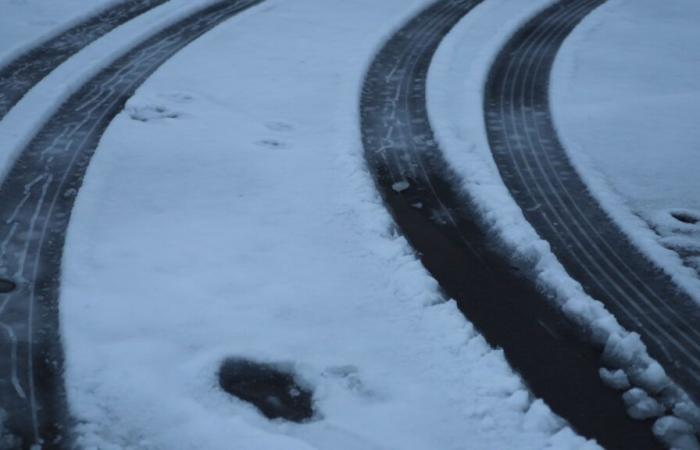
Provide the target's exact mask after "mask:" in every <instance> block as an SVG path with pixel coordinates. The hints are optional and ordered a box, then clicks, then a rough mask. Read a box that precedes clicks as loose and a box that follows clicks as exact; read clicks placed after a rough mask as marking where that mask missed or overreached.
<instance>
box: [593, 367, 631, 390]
mask: <svg viewBox="0 0 700 450" xmlns="http://www.w3.org/2000/svg"><path fill="white" fill-rule="evenodd" d="M598 373H599V374H600V378H601V379H602V380H603V383H605V384H606V385H607V386H610V387H611V388H613V389H618V390H627V389H629V388H630V380H629V378H628V377H627V374H626V373H625V371H624V370H622V369H616V370H610V369H607V368H605V367H601V369H600V370H599V372H598Z"/></svg>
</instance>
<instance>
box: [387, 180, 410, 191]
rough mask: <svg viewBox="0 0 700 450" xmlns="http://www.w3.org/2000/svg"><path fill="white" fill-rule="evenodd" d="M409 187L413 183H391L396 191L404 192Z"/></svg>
mask: <svg viewBox="0 0 700 450" xmlns="http://www.w3.org/2000/svg"><path fill="white" fill-rule="evenodd" d="M409 187H411V183H409V182H408V181H398V182H396V183H394V184H392V185H391V188H392V189H393V190H394V191H396V192H403V191H405V190H406V189H408V188H409Z"/></svg>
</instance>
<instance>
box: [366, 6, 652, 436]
mask: <svg viewBox="0 0 700 450" xmlns="http://www.w3.org/2000/svg"><path fill="white" fill-rule="evenodd" d="M478 3H479V2H478V1H470V0H451V1H438V2H436V3H435V4H433V5H432V6H430V7H429V8H427V9H426V10H424V11H423V12H422V13H420V14H419V15H417V16H416V17H415V18H414V19H413V20H411V21H410V22H409V23H408V24H406V25H405V26H404V27H403V28H401V29H400V30H399V31H398V32H397V33H395V34H394V35H393V36H392V37H391V38H390V39H389V41H388V42H387V43H386V44H385V46H384V47H383V48H382V49H381V50H380V52H379V53H378V55H377V56H376V58H375V60H374V61H373V63H372V65H371V66H370V69H369V71H368V73H367V76H366V79H365V83H364V86H363V93H362V99H361V105H360V113H361V122H362V139H363V143H364V148H365V157H366V160H367V163H368V166H369V169H370V171H371V172H372V175H373V176H374V178H375V181H376V184H377V187H378V189H379V191H380V192H381V194H382V196H383V198H384V201H385V203H386V205H387V207H388V208H389V210H390V212H391V214H392V215H393V217H394V220H395V221H396V223H397V225H398V226H399V228H400V229H401V231H402V232H403V234H404V235H405V236H406V238H407V239H408V241H409V242H410V243H411V245H412V246H413V247H414V249H415V250H416V251H417V253H418V255H419V256H420V258H421V261H422V262H423V264H424V265H425V267H426V268H427V269H428V270H429V271H430V272H431V273H432V275H433V276H434V277H435V278H436V279H437V280H438V281H439V282H440V285H441V286H442V288H443V289H444V291H445V293H446V295H447V296H449V297H451V298H453V299H455V300H456V301H457V304H458V305H459V308H460V310H461V311H462V312H463V313H464V314H465V315H466V316H467V318H469V320H471V321H472V322H473V323H474V324H475V326H476V327H477V328H478V329H479V331H480V332H481V333H482V334H483V335H484V336H485V338H486V339H487V340H488V341H489V343H490V344H491V345H493V346H496V347H501V348H503V350H504V352H505V355H506V357H507V359H508V361H509V363H510V364H511V365H512V366H513V367H514V368H515V369H516V370H517V371H518V372H519V373H520V374H521V375H522V377H523V378H524V380H525V382H526V383H527V384H528V386H529V387H530V389H531V390H532V392H533V393H534V394H535V395H536V396H538V397H540V398H542V399H544V400H545V401H546V402H547V404H548V405H549V406H550V407H551V408H552V409H553V410H554V411H555V412H556V413H557V414H559V415H561V416H562V417H564V418H565V419H566V420H567V421H568V422H569V423H570V424H571V425H572V426H573V427H574V428H575V429H576V430H577V431H578V432H579V433H581V434H583V435H584V436H587V437H589V438H594V439H596V440H597V441H598V442H599V443H600V444H602V445H604V446H605V447H606V448H608V449H630V450H639V449H657V448H662V446H661V445H660V444H659V443H658V442H657V441H656V440H655V438H654V436H653V435H652V433H651V422H650V421H635V420H633V419H631V418H629V417H628V416H627V414H626V411H625V407H624V405H623V402H622V400H621V398H620V396H619V394H618V393H617V392H615V391H613V390H611V389H609V388H607V387H605V386H604V385H603V383H602V382H601V380H600V378H599V376H598V368H599V367H600V365H601V361H600V357H601V354H600V350H599V349H596V348H594V347H593V346H592V345H590V344H589V342H588V339H587V337H586V336H582V335H581V334H579V333H580V332H579V331H578V330H579V328H578V327H577V326H576V325H574V324H573V323H571V322H569V320H567V318H566V317H564V315H563V314H562V313H561V311H560V310H559V309H558V308H557V307H556V306H554V305H553V304H552V302H550V301H549V300H548V299H547V298H546V297H544V296H543V295H542V294H541V293H540V292H539V291H538V290H537V289H536V287H535V286H534V284H533V282H532V281H531V280H529V279H527V278H526V277H525V276H523V275H522V274H520V273H519V272H518V270H517V269H515V268H514V267H512V266H511V265H510V264H509V263H508V261H507V260H506V259H505V258H504V257H503V252H502V249H501V248H500V247H499V243H498V239H497V238H496V237H495V236H492V235H490V234H488V233H487V232H486V231H485V229H486V228H485V227H484V226H483V224H482V223H481V222H480V219H479V215H478V212H477V209H476V208H475V207H474V205H473V203H472V202H471V201H470V200H469V199H468V198H466V196H464V195H463V194H462V193H461V192H460V190H459V189H458V188H457V187H456V186H458V185H459V182H458V180H457V177H456V176H455V175H454V174H453V173H452V172H451V170H450V168H449V167H448V165H447V163H446V162H445V160H444V158H443V156H442V153H441V151H440V148H439V147H438V144H437V143H436V141H435V138H434V134H433V131H432V128H431V125H430V122H429V120H428V115H427V111H426V101H425V94H426V92H425V90H426V77H427V72H428V67H429V65H430V62H431V59H432V56H433V54H434V52H435V50H436V48H437V46H438V45H439V43H440V41H441V39H442V38H443V37H444V36H445V34H446V33H447V32H448V31H449V30H450V29H451V28H452V27H453V26H454V25H455V24H456V23H457V22H458V21H459V20H460V19H461V18H462V17H463V16H464V15H465V14H467V13H469V11H471V10H472V8H473V7H474V6H476V4H478Z"/></svg>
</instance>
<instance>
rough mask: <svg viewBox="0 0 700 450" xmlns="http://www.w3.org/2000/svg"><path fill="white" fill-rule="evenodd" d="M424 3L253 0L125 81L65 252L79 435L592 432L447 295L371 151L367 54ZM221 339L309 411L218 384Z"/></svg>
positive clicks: (226, 444) (437, 436)
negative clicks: (575, 422)
mask: <svg viewBox="0 0 700 450" xmlns="http://www.w3.org/2000/svg"><path fill="white" fill-rule="evenodd" d="M426 3H427V2H426V1H424V0H411V1H407V0H383V1H382V2H376V1H374V0H353V1H348V0H297V1H294V2H289V1H285V0H268V1H266V2H265V3H263V4H262V5H260V6H258V7H255V8H253V9H251V10H249V11H246V12H244V13H243V14H241V15H240V16H238V17H236V18H234V19H232V20H229V21H228V22H226V23H225V24H223V25H222V26H220V27H218V28H217V29H215V30H214V31H212V32H210V33H208V34H207V35H205V36H204V37H203V38H201V39H199V40H197V41H196V42H194V43H193V44H192V45H190V46H189V47H188V48H186V49H185V50H183V51H182V52H181V53H180V54H179V55H177V56H176V57H175V58H173V59H172V60H170V61H169V62H168V63H166V64H165V65H164V66H163V67H162V68H161V70H159V71H158V72H157V73H156V74H155V75H154V76H153V77H152V78H151V79H150V80H149V81H148V82H147V83H146V84H145V85H144V86H143V87H142V88H141V89H139V91H138V92H137V93H136V95H135V96H134V97H133V98H132V99H131V100H130V101H129V103H128V105H127V107H126V110H125V111H124V113H123V114H121V115H120V116H118V117H117V119H116V120H115V121H114V122H113V123H112V125H111V126H110V127H109V129H108V130H107V132H106V134H105V136H104V138H103V140H102V142H101V144H100V147H99V149H98V151H97V154H96V156H95V158H94V160H93V161H92V163H91V165H90V167H89V170H88V174H87V177H86V180H85V184H84V186H83V188H82V189H81V191H80V193H79V196H78V200H77V204H76V207H75V211H74V214H73V218H72V220H71V225H70V230H69V236H68V240H67V246H66V250H65V255H64V273H63V284H62V295H61V324H62V333H63V336H64V342H65V348H66V365H67V373H66V382H67V389H68V396H69V403H70V406H71V411H72V413H73V414H74V415H75V417H76V419H77V421H78V425H77V432H78V437H79V444H81V445H83V446H84V447H85V448H100V449H121V448H137V449H138V448H144V449H145V448H148V449H153V448H155V449H167V450H175V449H187V450H189V449H192V448H206V449H219V448H220V449H230V448H237V449H246V448H250V449H256V450H261V449H266V448H270V449H281V448H284V449H309V448H321V449H327V448H333V449H363V450H365V449H434V448H440V449H463V448H478V449H494V450H495V449H499V450H500V449H505V448H507V449H513V450H521V449H533V450H534V449H546V448H550V449H557V450H560V449H593V448H598V446H597V445H595V444H594V443H592V442H587V441H585V440H584V439H582V438H581V437H579V436H577V435H576V434H575V433H574V432H573V431H572V430H571V429H570V428H569V427H568V426H566V424H564V423H563V422H562V420H561V419H559V418H557V417H556V416H555V415H553V414H552V413H551V411H550V410H549V409H548V408H547V406H546V405H545V404H544V403H543V402H542V401H540V400H537V399H533V398H532V397H531V395H530V394H529V393H528V391H527V390H526V388H525V386H524V385H523V383H522V381H521V380H520V378H519V377H518V376H517V375H516V374H515V373H513V371H512V370H511V369H510V368H509V367H508V365H507V363H506V361H505V359H504V357H503V354H502V352H501V351H499V350H495V349H492V348H490V347H489V346H488V345H487V344H486V343H485V341H484V340H483V338H482V337H481V336H480V335H479V334H478V333H477V332H476V331H475V330H474V328H473V327H472V325H471V324H470V323H469V322H468V321H466V320H465V319H464V317H463V316H462V315H461V313H460V312H459V311H458V309H457V307H456V305H455V304H454V302H452V301H449V300H446V299H444V298H442V296H441V294H440V293H439V291H438V287H437V283H436V282H435V281H434V280H433V279H432V278H431V277H430V276H429V275H428V274H427V273H426V272H425V270H424V269H423V267H422V266H421V264H420V263H419V261H418V260H417V259H416V257H415V255H414V254H413V253H412V252H411V251H410V249H409V247H408V245H407V243H406V241H405V240H404V239H403V238H402V237H400V236H398V235H397V234H396V232H395V231H394V229H393V226H392V223H391V221H390V218H389V216H388V214H387V213H386V211H385V209H384V207H383V205H382V204H381V201H380V199H379V198H378V196H377V194H376V192H375V189H374V186H373V183H372V180H371V178H370V176H369V174H368V172H367V171H366V169H365V167H364V161H363V157H362V146H361V142H360V136H359V128H358V127H359V124H358V122H359V120H358V117H359V113H358V99H359V92H360V88H361V83H362V78H363V75H364V73H365V70H366V67H367V65H368V64H369V61H370V60H371V58H372V56H373V54H374V52H375V51H376V49H377V48H378V46H379V45H380V44H381V42H382V39H383V38H384V37H386V36H387V34H388V33H389V32H391V31H392V30H393V29H395V28H396V27H397V26H399V25H400V24H401V23H402V21H403V20H405V19H407V18H408V17H409V16H410V15H411V14H412V13H414V12H416V11H417V9H418V8H420V7H422V6H424V5H425V4H426ZM329 44H332V45H329ZM397 188H398V189H401V188H402V186H397ZM229 357H233V358H249V359H252V360H254V361H260V362H269V363H273V364H282V365H283V366H284V367H290V368H293V369H294V372H295V373H296V374H298V376H299V377H300V378H301V379H303V380H304V382H305V383H306V384H307V385H308V386H311V387H312V388H313V391H314V407H315V410H316V411H317V414H316V416H315V418H314V419H313V420H312V421H310V422H307V423H303V424H292V423H287V422H284V421H280V420H273V421H270V420H267V419H265V418H264V417H263V416H262V415H261V414H259V413H258V412H257V410H255V409H254V408H253V407H252V406H250V405H249V404H245V403H243V402H241V401H239V400H236V399H235V398H233V397H231V396H229V395H228V394H227V393H225V392H224V391H223V390H222V389H220V388H219V385H218V380H217V371H218V369H219V365H220V364H221V362H222V361H224V360H225V359H226V358H229Z"/></svg>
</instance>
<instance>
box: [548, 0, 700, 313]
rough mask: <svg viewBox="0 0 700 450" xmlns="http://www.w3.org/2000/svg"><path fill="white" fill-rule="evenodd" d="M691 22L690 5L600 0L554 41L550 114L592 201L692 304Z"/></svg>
mask: <svg viewBox="0 0 700 450" xmlns="http://www.w3.org/2000/svg"><path fill="white" fill-rule="evenodd" d="M698 20H700V4H698V3H697V2H695V1H692V0H679V1H675V2H672V3H659V2H657V1H653V0H610V1H608V2H606V3H605V4H604V5H603V6H601V7H600V8H598V9H597V10H596V11H594V12H593V14H591V15H590V17H589V18H588V19H586V20H585V21H584V22H583V23H582V24H581V26H579V27H578V28H577V29H576V30H574V32H573V33H572V34H571V36H570V37H569V38H568V39H567V40H566V42H565V43H564V46H563V47H562V49H561V51H560V54H559V58H558V59H557V61H556V64H555V66H554V70H553V73H552V109H553V113H554V116H555V123H556V126H557V129H558V131H559V134H560V136H561V139H562V142H563V143H564V144H565V145H564V147H565V148H566V149H567V152H568V154H569V157H570V158H571V160H572V162H573V163H574V165H575V166H576V168H577V169H578V171H579V173H580V174H581V176H582V178H583V179H584V180H585V182H586V184H587V185H588V186H589V187H590V188H591V191H592V193H593V195H594V196H595V197H596V199H597V200H598V201H599V202H600V203H601V205H602V206H603V207H604V208H605V210H606V211H607V212H608V214H609V215H610V216H611V218H612V219H613V220H614V221H615V222H616V223H617V224H618V225H619V226H620V227H621V228H622V229H623V230H625V232H626V234H627V235H628V236H630V237H631V239H632V241H633V242H634V243H635V245H637V247H639V248H640V249H641V250H642V252H643V253H644V254H646V255H647V257H649V258H650V259H651V260H652V261H654V262H655V263H656V264H657V265H659V266H660V267H663V268H664V269H665V271H666V272H667V273H668V274H669V275H670V276H671V277H672V278H673V280H674V281H675V282H676V283H678V284H679V285H681V286H682V287H684V288H685V289H686V290H687V291H688V292H689V293H690V294H691V295H692V296H693V297H694V298H695V299H696V301H698V302H700V280H699V279H698V273H697V272H698V271H700V264H698V263H700V259H699V258H698V257H700V224H698V222H697V221H696V222H695V223H692V222H693V220H692V219H695V220H697V219H698V217H700V177H698V176H697V168H698V167H700V152H699V151H698V143H699V142H700V127H698V119H699V118H700V64H698V58H699V57H700V52H698V49H697V43H698V42H700V28H698V26H697V24H698ZM674 215H675V216H676V217H674ZM679 217H680V219H679ZM684 218H685V219H691V220H689V221H684V220H683V219H684ZM689 222H690V223H689ZM674 250H675V251H674ZM676 251H678V252H680V253H681V254H686V253H688V254H689V257H688V258H686V263H687V264H688V265H689V266H690V267H685V266H683V261H682V260H681V259H680V258H679V256H678V253H676ZM693 266H695V267H693Z"/></svg>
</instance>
